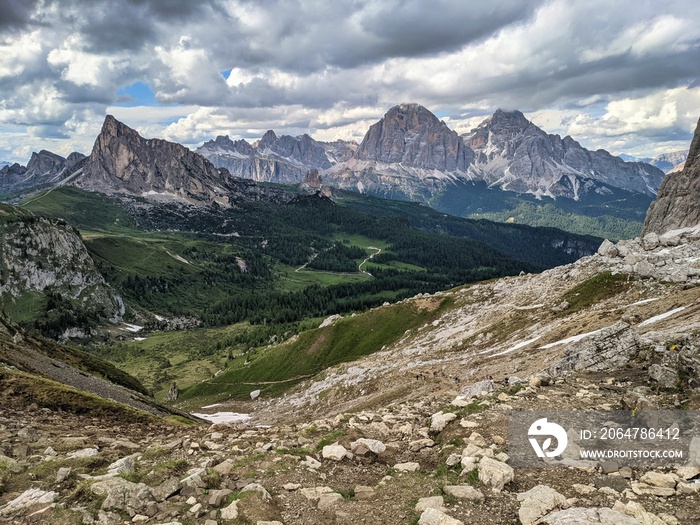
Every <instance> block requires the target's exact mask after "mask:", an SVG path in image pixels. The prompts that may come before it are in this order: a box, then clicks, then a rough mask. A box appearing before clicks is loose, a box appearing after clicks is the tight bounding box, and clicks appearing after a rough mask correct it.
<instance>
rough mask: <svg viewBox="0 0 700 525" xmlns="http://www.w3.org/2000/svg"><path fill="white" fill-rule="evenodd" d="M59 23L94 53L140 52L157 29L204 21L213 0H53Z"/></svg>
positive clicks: (154, 35) (214, 3)
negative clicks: (189, 21)
mask: <svg viewBox="0 0 700 525" xmlns="http://www.w3.org/2000/svg"><path fill="white" fill-rule="evenodd" d="M52 4H54V5H56V6H57V7H58V8H59V10H58V15H59V16H60V18H61V23H64V24H71V26H72V27H73V29H74V31H76V32H78V33H79V34H81V35H82V36H83V37H85V40H86V43H87V48H88V49H89V50H90V51H92V52H95V53H103V52H110V51H118V50H134V49H139V48H142V47H143V46H145V45H148V44H150V43H152V42H154V41H156V40H157V38H158V36H159V29H160V28H161V27H162V26H169V25H170V24H178V23H184V22H186V21H188V20H189V19H191V18H192V17H201V18H206V17H208V16H209V14H210V13H211V10H218V7H217V4H218V1H217V0H202V1H200V0H197V1H193V0H124V1H121V2H114V1H112V2H95V1H94V0H53V2H52Z"/></svg>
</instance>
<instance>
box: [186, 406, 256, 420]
mask: <svg viewBox="0 0 700 525" xmlns="http://www.w3.org/2000/svg"><path fill="white" fill-rule="evenodd" d="M203 408H206V407H203ZM192 415H193V416H195V417H199V418H201V419H206V420H207V421H211V422H212V423H214V424H219V423H245V422H246V421H248V420H249V419H250V414H239V413H238V412H215V413H214V414H199V413H195V412H192Z"/></svg>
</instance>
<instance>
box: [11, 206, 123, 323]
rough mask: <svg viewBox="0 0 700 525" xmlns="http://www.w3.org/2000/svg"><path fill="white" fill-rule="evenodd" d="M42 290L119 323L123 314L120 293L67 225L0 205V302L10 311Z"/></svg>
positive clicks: (75, 306)
mask: <svg viewBox="0 0 700 525" xmlns="http://www.w3.org/2000/svg"><path fill="white" fill-rule="evenodd" d="M46 294H58V295H60V296H61V299H60V300H61V301H65V304H66V305H68V304H70V307H71V308H72V309H74V310H75V312H82V313H84V314H90V316H94V319H95V320H98V321H103V322H104V321H111V322H118V321H120V320H121V317H122V315H123V314H124V303H123V301H122V298H121V297H120V296H119V295H118V294H117V293H116V292H115V291H114V290H113V289H112V288H111V287H110V286H109V285H108V284H107V283H106V282H105V280H104V278H103V277H102V275H101V274H100V273H99V272H98V271H97V268H96V267H95V263H94V261H93V260H92V258H91V257H90V255H89V254H88V252H87V250H86V248H85V245H84V244H83V241H82V239H81V238H80V235H78V233H77V232H76V231H75V230H74V229H73V228H72V227H71V226H69V225H68V224H67V223H66V222H64V221H61V220H56V219H48V218H44V217H35V216H32V215H30V214H29V213H27V212H24V211H22V210H21V209H18V208H15V207H13V206H7V205H0V303H1V304H2V305H3V307H4V308H5V309H6V310H7V311H8V312H11V311H13V310H17V309H22V308H24V309H25V310H26V309H27V305H28V304H29V303H30V302H31V301H33V300H36V301H37V302H36V303H35V304H40V303H41V302H42V301H41V299H40V297H41V296H42V295H43V296H46ZM22 305H24V306H22ZM47 308H48V307H47ZM29 310H31V308H29ZM58 313H61V312H58ZM24 314H25V315H26V312H25V313H24ZM68 324H70V323H68ZM64 328H65V329H66V330H70V329H72V328H82V327H80V326H65V327H64Z"/></svg>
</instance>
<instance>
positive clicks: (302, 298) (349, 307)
mask: <svg viewBox="0 0 700 525" xmlns="http://www.w3.org/2000/svg"><path fill="white" fill-rule="evenodd" d="M518 271H520V270H519V267H518V266H517V265H513V264H505V265H499V266H497V267H479V268H463V269H453V270H452V271H449V272H425V271H424V272H408V271H399V270H393V269H380V268H375V269H373V270H372V275H373V276H374V278H373V279H369V280H367V281H363V282H358V283H341V284H336V285H332V286H326V287H323V286H319V285H312V286H309V287H307V288H304V289H303V290H299V291H295V292H284V291H278V290H265V291H260V292H254V293H250V294H241V295H238V296H233V297H230V298H228V299H226V300H224V301H221V302H220V303H218V304H216V305H214V306H213V307H212V308H210V309H208V310H207V312H206V313H205V316H204V321H205V323H206V324H207V325H210V326H220V325H229V324H233V323H237V322H241V321H248V322H250V323H252V324H267V323H293V322H296V321H300V320H302V319H305V318H308V317H324V316H327V315H332V314H338V313H347V312H352V311H362V310H366V309H368V308H373V307H375V306H379V305H381V304H382V303H384V302H385V301H389V300H398V299H402V298H405V297H411V296H413V295H416V294H419V293H434V292H436V291H438V290H444V289H446V288H451V287H454V286H457V285H458V284H463V283H469V282H476V281H482V280H486V279H492V278H494V277H499V276H502V275H512V274H514V273H517V272H518Z"/></svg>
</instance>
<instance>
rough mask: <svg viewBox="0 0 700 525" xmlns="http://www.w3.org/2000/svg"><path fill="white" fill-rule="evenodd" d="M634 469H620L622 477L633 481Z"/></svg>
mask: <svg viewBox="0 0 700 525" xmlns="http://www.w3.org/2000/svg"><path fill="white" fill-rule="evenodd" d="M632 475H633V473H632V469H631V468H629V467H622V468H621V469H620V476H622V477H623V478H625V479H632Z"/></svg>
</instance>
